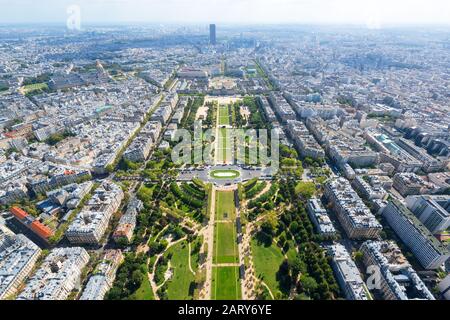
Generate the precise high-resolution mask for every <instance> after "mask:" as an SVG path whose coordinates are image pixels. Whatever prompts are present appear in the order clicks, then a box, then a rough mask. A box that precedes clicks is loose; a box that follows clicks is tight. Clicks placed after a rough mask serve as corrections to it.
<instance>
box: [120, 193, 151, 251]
mask: <svg viewBox="0 0 450 320" xmlns="http://www.w3.org/2000/svg"><path fill="white" fill-rule="evenodd" d="M143 208H144V203H143V202H142V201H140V200H139V199H138V198H136V197H134V198H133V199H131V200H130V202H129V204H128V207H127V211H126V212H125V214H124V215H123V216H122V217H121V218H120V220H119V223H118V225H117V228H116V230H115V231H114V233H113V238H114V240H115V241H118V240H119V239H121V238H125V239H127V241H128V242H130V241H131V239H132V237H133V232H134V229H135V228H136V222H137V216H138V214H139V212H140V211H141V210H142V209H143Z"/></svg>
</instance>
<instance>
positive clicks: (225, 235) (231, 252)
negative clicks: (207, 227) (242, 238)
mask: <svg viewBox="0 0 450 320" xmlns="http://www.w3.org/2000/svg"><path fill="white" fill-rule="evenodd" d="M236 241H237V235H236V225H235V224H234V223H232V222H217V223H216V225H215V228H214V259H213V262H214V263H238V262H239V253H238V245H237V243H236Z"/></svg>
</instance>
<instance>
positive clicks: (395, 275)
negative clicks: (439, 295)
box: [360, 241, 435, 300]
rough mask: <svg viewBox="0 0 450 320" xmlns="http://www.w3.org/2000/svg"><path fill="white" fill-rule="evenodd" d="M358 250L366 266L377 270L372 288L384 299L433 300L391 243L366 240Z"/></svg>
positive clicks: (395, 246) (406, 261)
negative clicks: (377, 273)
mask: <svg viewBox="0 0 450 320" xmlns="http://www.w3.org/2000/svg"><path fill="white" fill-rule="evenodd" d="M360 251H361V252H362V253H363V261H364V264H365V265H366V266H367V267H373V266H376V267H378V270H379V278H377V279H376V280H375V283H374V285H375V286H376V288H375V290H377V291H379V292H380V293H381V295H382V296H383V299H384V300H435V298H434V296H433V294H432V293H431V292H430V291H429V290H428V288H427V287H426V285H425V284H424V283H423V281H422V280H421V279H420V277H419V276H418V275H417V273H416V271H415V270H414V269H413V268H412V267H411V264H410V263H409V262H408V260H407V259H406V258H405V256H404V255H403V254H402V252H401V251H400V249H399V248H398V246H397V245H396V244H395V243H394V242H392V241H366V242H364V243H363V245H362V246H361V248H360ZM377 280H378V281H379V282H378V283H377V282H376V281H377Z"/></svg>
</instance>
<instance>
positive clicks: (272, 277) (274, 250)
mask: <svg viewBox="0 0 450 320" xmlns="http://www.w3.org/2000/svg"><path fill="white" fill-rule="evenodd" d="M252 253H253V262H254V265H255V271H256V276H257V277H259V276H260V275H262V276H263V281H264V282H265V283H266V284H267V285H268V286H269V288H270V290H271V291H272V293H273V294H274V295H276V293H277V292H278V291H280V287H279V285H278V281H277V279H276V273H277V272H278V269H279V268H280V265H281V264H282V263H283V261H284V256H283V254H282V252H281V249H280V248H279V247H278V246H277V245H275V244H272V245H271V246H270V247H264V245H263V244H258V242H257V241H256V240H252Z"/></svg>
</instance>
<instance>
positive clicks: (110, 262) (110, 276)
mask: <svg viewBox="0 0 450 320" xmlns="http://www.w3.org/2000/svg"><path fill="white" fill-rule="evenodd" d="M122 261H123V254H122V252H121V251H120V250H107V251H106V252H105V255H104V256H103V259H102V261H101V262H100V263H99V264H98V265H97V266H96V268H95V270H94V271H93V272H92V276H91V277H90V278H89V281H88V283H87V284H86V287H85V288H84V290H83V293H82V295H81V297H80V300H103V298H104V297H105V294H106V293H107V292H108V291H109V289H111V287H112V285H113V282H114V279H115V278H116V272H117V269H118V268H119V265H120V264H121V263H122Z"/></svg>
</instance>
